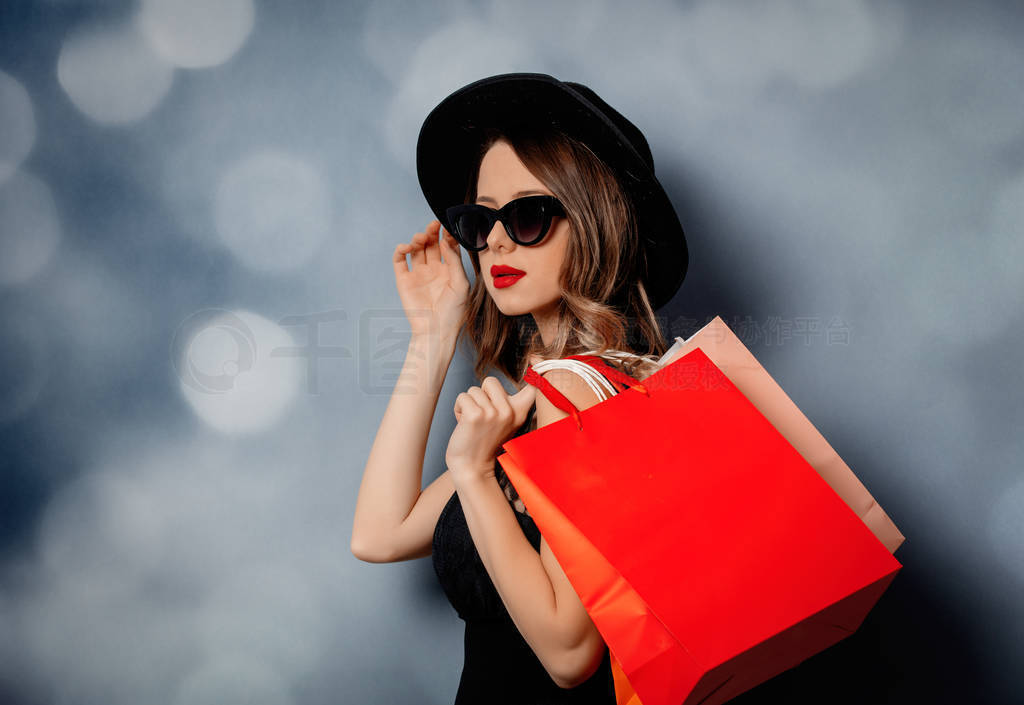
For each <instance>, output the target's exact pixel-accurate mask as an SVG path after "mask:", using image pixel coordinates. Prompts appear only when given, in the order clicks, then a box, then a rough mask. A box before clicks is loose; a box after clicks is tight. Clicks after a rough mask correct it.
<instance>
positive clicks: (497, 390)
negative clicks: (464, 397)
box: [480, 377, 513, 416]
mask: <svg viewBox="0 0 1024 705" xmlns="http://www.w3.org/2000/svg"><path fill="white" fill-rule="evenodd" d="M480 386H481V388H482V389H483V390H484V392H486V393H487V396H488V397H489V398H490V400H491V404H493V405H494V408H495V409H496V410H497V411H499V412H501V413H505V414H508V415H509V416H512V415H513V410H512V405H511V404H509V401H508V392H506V391H505V387H504V386H503V385H502V383H501V382H500V381H499V380H498V378H497V377H487V378H486V379H484V381H483V383H482V384H481V385H480Z"/></svg>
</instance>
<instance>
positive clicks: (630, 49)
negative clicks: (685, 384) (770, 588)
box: [0, 0, 1024, 705]
mask: <svg viewBox="0 0 1024 705" xmlns="http://www.w3.org/2000/svg"><path fill="white" fill-rule="evenodd" d="M1022 11H1024V8H1022V6H1021V5H1020V3H1017V2H1013V1H1012V0H1006V1H1005V2H994V1H990V0H982V1H979V2H972V3H960V2H951V1H947V0H942V1H929V2H924V1H920V2H912V1H910V0H903V1H899V2H886V1H883V0H834V1H832V2H813V1H810V0H764V1H754V0H750V1H749V2H738V1H732V0H719V1H717V2H715V1H713V0H706V1H705V0H701V1H676V2H668V1H667V0H644V1H636V2H630V3H619V2H612V1H611V0H587V1H585V2H584V1H583V0H577V1H572V2H540V1H534V0H518V1H517V2H497V1H495V2H489V1H486V0H444V1H431V2H417V3H407V2H403V1H400V0H373V1H371V2H329V1H327V0H319V1H309V2H298V3H296V2H285V1H283V0H281V1H277V2H270V1H266V2H259V1H257V0H221V1H220V2H207V1H206V0H142V1H140V2H128V1H126V0H107V1H102V2H101V1H96V2H83V1H77V0H45V1H44V0H39V1H37V2H23V1H21V0H4V2H3V3H2V4H0V335H2V338H0V702H3V703H11V704H14V705H29V704H33V705H35V704H40V705H41V704H50V703H59V704H64V703H76V704H80V703H85V704H92V703H96V704H99V703H103V704H104V705H127V704H129V703H132V704H135V703H154V704H162V703H167V704H168V705H203V704H214V703H217V704H222V703H254V704H256V705H307V704H309V705H313V704H327V703H342V702H346V703H347V702H361V703H438V704H443V703H449V702H451V701H452V700H453V699H454V695H455V690H456V686H457V683H458V678H459V672H460V669H461V665H462V623H461V622H460V621H459V620H458V618H457V617H456V615H455V613H454V611H453V610H452V608H451V607H450V606H449V604H448V602H447V601H446V599H445V597H444V595H443V593H442V592H441V590H440V587H439V585H438V583H437V581H436V577H435V575H434V573H433V569H432V566H431V563H430V561H429V559H423V560H416V561H411V562H407V563H400V564H393V565H372V564H367V563H361V562H360V561H358V560H356V559H355V558H354V557H353V556H352V555H351V553H350V552H349V539H350V531H351V520H352V512H353V508H354V502H355V498H356V493H357V490H358V487H359V482H360V478H361V474H362V470H363V464H364V462H365V460H366V457H367V454H368V452H369V449H370V446H371V443H372V441H373V437H374V434H375V432H376V429H377V424H378V422H379V420H380V417H381V415H382V414H383V411H384V408H385V406H386V403H387V400H388V398H389V395H390V393H391V390H392V388H393V387H394V385H395V377H396V372H397V370H398V368H399V366H400V364H401V361H402V357H403V354H404V349H405V340H406V339H407V337H408V333H407V327H406V326H405V319H404V317H403V315H402V311H401V307H400V303H399V299H398V296H397V294H396V292H395V288H394V280H393V272H392V267H391V264H390V258H391V253H392V250H393V248H394V246H395V244H397V243H398V242H400V241H408V240H409V239H410V238H411V236H412V235H413V233H415V232H416V231H418V230H422V229H423V228H424V226H426V224H427V223H428V222H429V220H430V219H431V217H432V216H431V214H430V212H429V210H428V209H427V206H426V202H425V201H424V199H423V197H422V194H421V193H420V190H419V186H418V183H417V180H416V176H415V170H414V167H415V161H414V147H415V142H416V137H417V134H418V130H419V127H420V124H421V122H422V120H423V118H424V117H425V116H426V114H427V112H428V111H429V110H430V108H432V107H433V106H434V105H435V104H436V103H437V102H438V101H439V100H440V99H441V98H443V97H444V96H446V95H448V94H449V93H450V92H451V91H453V90H455V89H456V88H458V87H460V86H462V85H464V84H466V83H469V82H470V81H473V80H475V79H478V78H481V77H484V76H486V75H490V74H494V73H503V72H508V71H539V72H544V73H550V74H553V75H555V76H557V77H559V78H561V79H563V80H572V81H578V82H582V83H584V84H586V85H588V86H590V87H592V88H593V89H595V90H596V91H597V92H598V93H599V94H600V95H601V96H602V97H604V98H605V99H606V100H607V101H608V102H609V103H611V104H612V105H613V106H615V107H616V108H617V109H619V110H620V111H622V112H623V113H624V114H625V115H626V116H627V117H629V118H630V119H631V120H632V121H633V122H635V123H636V124H637V125H638V126H639V127H640V128H641V129H642V130H643V131H644V132H645V133H646V135H647V137H648V139H649V141H650V143H651V146H652V150H653V152H654V157H655V164H656V169H657V173H658V176H659V177H660V179H661V180H662V183H663V184H664V185H665V186H666V189H667V190H668V192H669V194H670V196H671V198H672V200H673V202H674V203H675V205H676V207H677V209H678V211H679V213H680V217H681V220H682V222H683V224H684V227H685V228H686V231H687V235H688V241H689V244H690V251H691V260H690V271H689V274H688V276H687V279H686V282H685V283H684V285H683V287H682V289H681V290H680V292H679V293H678V295H677V296H676V297H675V299H674V300H673V301H672V302H671V303H670V304H669V305H668V306H666V307H665V308H664V309H663V310H661V311H660V312H659V314H660V315H661V317H662V324H663V326H664V329H665V332H666V334H667V335H668V336H669V337H672V336H676V335H682V336H687V335H689V334H690V333H692V332H694V331H695V330H696V329H697V328H699V327H700V326H701V325H702V324H703V323H704V322H706V321H707V320H709V319H710V318H711V317H713V316H714V315H721V316H722V317H723V319H725V321H726V322H727V323H728V324H729V325H730V326H731V327H732V328H733V330H734V331H736V332H737V334H738V335H740V336H741V338H742V339H743V340H744V342H746V344H747V345H748V347H750V348H751V350H752V351H753V352H754V354H755V355H756V356H757V357H758V358H759V359H760V360H761V361H762V363H763V364H764V366H765V367H766V368H767V370H768V371H769V372H770V373H771V374H772V375H773V376H774V377H775V379H776V380H777V381H778V382H779V383H780V384H781V386H782V387H783V388H784V389H785V390H786V391H787V392H788V393H789V395H790V396H791V397H792V398H793V399H794V400H795V401H796V403H797V404H798V405H799V406H800V407H801V408H802V409H803V410H804V411H805V413H806V414H807V415H808V417H809V418H810V419H811V420H812V421H813V422H814V423H815V424H816V425H817V426H818V428H819V429H820V430H821V431H822V433H823V434H824V435H825V437H826V438H827V439H828V440H829V441H830V442H831V443H832V445H833V446H834V447H835V448H836V449H837V451H838V452H839V454H840V455H841V456H842V457H843V458H844V459H845V460H846V461H847V463H848V464H849V465H850V466H851V468H852V469H853V470H854V472H856V473H857V475H858V476H859V477H860V478H861V480H862V481H863V482H864V484H865V485H866V486H867V488H868V489H869V490H870V491H871V492H872V493H873V494H874V496H875V498H876V499H877V500H878V501H879V502H880V503H881V504H882V506H883V507H885V509H886V510H887V511H888V513H889V515H890V516H891V517H892V518H893V520H894V521H895V523H896V524H897V526H899V527H900V529H901V530H902V531H903V533H904V534H905V535H906V537H907V541H906V543H905V544H904V546H903V547H902V548H901V549H900V550H899V551H898V552H897V554H896V555H897V557H898V558H899V559H900V560H901V562H902V563H903V564H904V568H903V570H902V572H901V573H900V574H899V575H898V576H897V578H896V579H895V581H894V583H893V585H892V586H891V588H890V589H889V591H888V592H887V593H886V594H885V595H884V596H883V598H882V600H881V601H880V602H879V604H878V605H877V607H876V608H875V610H874V611H873V612H872V613H871V614H870V615H869V617H868V619H867V620H866V622H865V623H864V625H863V626H862V627H861V629H860V630H859V631H858V632H857V633H856V634H854V635H853V636H851V637H849V638H847V639H845V640H844V641H843V642H840V643H839V644H838V645H836V646H835V647H833V648H831V649H829V650H827V651H825V652H823V653H821V654H819V655H817V656H815V657H813V658H812V659H809V660H808V661H806V662H804V663H803V664H802V665H801V666H799V667H798V668H796V669H793V670H792V671H790V672H787V673H786V674H783V675H781V676H779V677H777V678H775V679H773V680H772V681H770V682H769V683H766V684H764V685H762V686H760V687H759V688H757V689H755V690H753V691H750V692H749V693H747V694H746V695H744V696H742V697H741V699H739V700H737V702H741V701H742V702H745V703H761V702H787V703H820V702H838V703H858V704H866V703H917V702H928V703H967V702H970V703H1011V702H1021V701H1022V700H1021V698H1024V676H1022V669H1021V667H1022V666H1024V660H1022V657H1021V649H1020V647H1021V644H1022V643H1024V601H1022V600H1021V597H1020V595H1021V594H1022V587H1024V474H1022V472H1021V469H1022V461H1021V457H1022V455H1024V436H1022V434H1021V427H1022V421H1024V419H1022V404H1021V391H1022V384H1021V382H1022V380H1021V377H1022V375H1021V371H1020V362H1019V357H1018V355H1019V354H1020V353H1019V350H1020V348H1021V345H1022V344H1024V333H1022V326H1024V301H1022V295H1021V293H1022V286H1021V285H1022V282H1024V277H1022V271H1024V267H1022V264H1021V261H1022V258H1024V238H1022V223H1024V48H1022V43H1021V42H1020V37H1021V36H1024V12H1022ZM442 166H443V165H440V164H439V165H438V167H439V168H441V167H442ZM467 265H468V263H467ZM470 370H471V359H470V357H469V353H468V351H467V350H460V353H459V354H458V355H457V357H456V360H455V363H454V366H453V368H452V370H451V371H450V373H449V376H448V379H447V382H446V385H445V389H444V391H443V393H442V395H441V399H440V402H439V404H438V411H437V415H436V422H435V424H434V428H433V431H432V434H431V442H430V445H429V447H428V451H427V457H426V462H425V469H424V483H426V482H429V481H430V480H432V479H433V478H434V477H436V476H437V475H438V474H439V473H440V472H441V471H442V470H443V457H444V448H445V444H446V442H447V438H448V436H449V435H450V433H451V430H452V429H453V427H454V418H453V416H452V404H453V402H454V398H455V396H456V394H458V393H459V392H461V391H464V390H465V389H466V388H467V387H469V386H470V385H472V384H475V383H477V382H476V381H475V380H474V379H473V377H472V374H471V371H470ZM681 540H685V537H682V538H681ZM809 559H811V560H812V559H813V558H809Z"/></svg>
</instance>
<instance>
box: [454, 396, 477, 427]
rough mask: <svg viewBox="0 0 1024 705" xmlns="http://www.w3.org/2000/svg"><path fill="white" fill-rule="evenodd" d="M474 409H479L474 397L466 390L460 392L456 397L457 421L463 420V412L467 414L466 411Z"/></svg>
mask: <svg viewBox="0 0 1024 705" xmlns="http://www.w3.org/2000/svg"><path fill="white" fill-rule="evenodd" d="M474 409H476V410H479V405H478V404H477V403H476V401H475V400H474V399H473V397H472V396H470V395H469V394H468V393H466V392H462V393H461V394H459V395H458V396H457V397H455V409H454V411H455V422H456V423H458V422H459V421H462V416H463V414H465V413H466V411H469V410H474Z"/></svg>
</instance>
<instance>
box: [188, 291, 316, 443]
mask: <svg viewBox="0 0 1024 705" xmlns="http://www.w3.org/2000/svg"><path fill="white" fill-rule="evenodd" d="M187 327H188V329H187V330H183V331H179V332H180V334H181V341H182V345H181V349H180V350H174V351H172V354H174V355H175V356H176V359H175V368H176V369H177V371H178V375H179V382H180V389H181V392H182V394H183V395H184V397H185V399H186V400H187V401H188V403H189V405H190V406H191V407H192V410H193V412H195V414H196V415H197V416H198V417H199V418H201V419H202V420H203V421H204V422H206V423H207V424H209V425H210V426H211V427H213V428H215V429H217V430H219V431H223V432H225V433H251V432H257V431H262V430H265V429H267V428H269V427H271V426H272V425H274V424H275V423H276V422H277V421H278V420H279V419H280V418H281V416H282V415H283V413H284V412H285V411H286V410H287V408H288V406H289V405H290V403H291V402H292V401H293V400H294V398H295V397H296V395H297V394H298V391H299V389H300V386H301V384H302V380H303V374H304V371H305V368H304V366H303V364H302V359H303V358H301V357H300V356H297V355H296V354H294V353H297V352H298V351H299V350H300V348H299V347H298V346H297V345H296V343H295V341H294V340H293V339H292V337H291V336H290V335H289V334H288V333H287V332H286V331H285V330H284V329H283V328H281V327H280V326H278V325H277V324H275V323H273V322H271V321H269V320H267V319H266V318H264V317H263V316H260V315H258V314H255V313H250V312H246V311H234V312H231V311H222V312H217V311H213V312H211V315H209V316H205V317H195V318H193V319H190V320H189V321H188V324H187ZM282 353H283V354H282Z"/></svg>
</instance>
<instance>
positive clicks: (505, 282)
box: [491, 264, 526, 289]
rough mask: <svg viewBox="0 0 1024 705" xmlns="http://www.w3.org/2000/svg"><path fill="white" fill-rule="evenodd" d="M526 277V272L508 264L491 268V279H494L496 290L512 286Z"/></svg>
mask: <svg viewBox="0 0 1024 705" xmlns="http://www.w3.org/2000/svg"><path fill="white" fill-rule="evenodd" d="M524 276H526V272H524V271H523V270H521V269H516V268H515V267H509V266H508V265H506V264H495V265H493V266H492V267H491V277H492V278H493V279H494V288H495V289H504V288H505V287H507V286H512V285H513V284H515V283H516V282H517V281H519V280H520V279H522V278H523V277H524Z"/></svg>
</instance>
